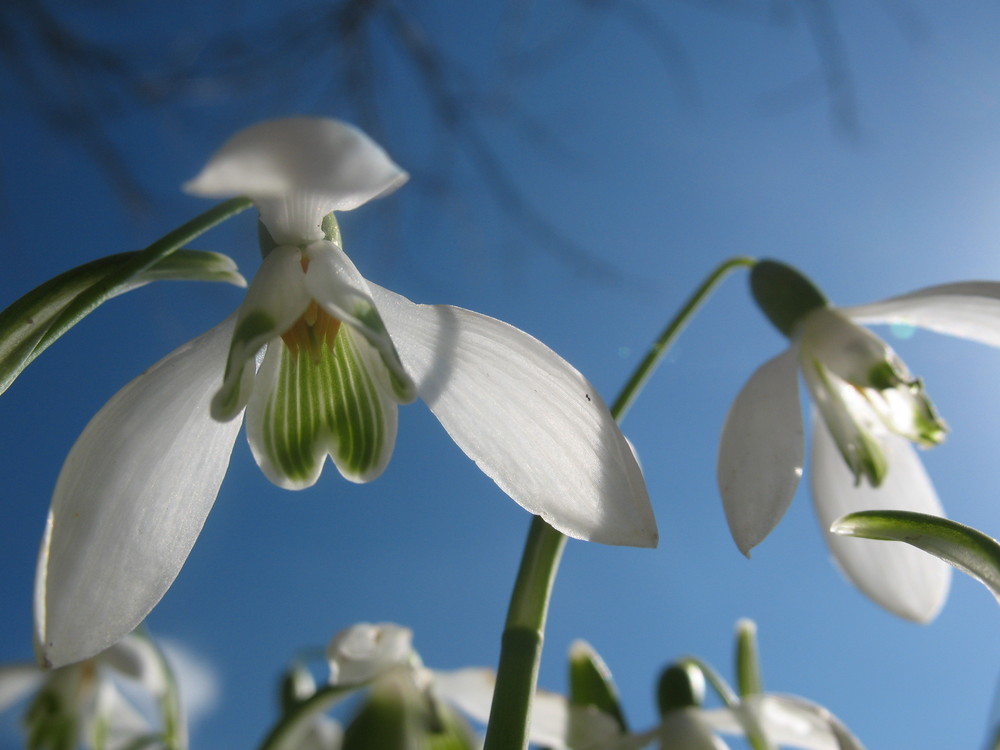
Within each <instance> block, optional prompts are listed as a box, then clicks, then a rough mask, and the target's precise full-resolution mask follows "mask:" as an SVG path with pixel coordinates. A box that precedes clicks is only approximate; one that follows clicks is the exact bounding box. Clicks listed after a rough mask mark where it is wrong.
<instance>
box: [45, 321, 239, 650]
mask: <svg viewBox="0 0 1000 750" xmlns="http://www.w3.org/2000/svg"><path fill="white" fill-rule="evenodd" d="M231 333H232V318H230V319H229V320H227V321H226V322H224V323H222V324H221V325H219V326H216V327H215V328H213V329H212V330H211V331H209V332H208V333H206V334H203V335H202V336H200V337H199V338H197V339H195V340H194V341H191V342H190V343H188V344H185V345H184V346H182V347H181V348H179V349H177V350H176V351H174V352H173V353H172V354H170V355H168V356H167V357H166V358H165V359H163V360H161V361H160V362H159V363H158V364H156V365H155V366H154V367H153V368H151V369H150V370H148V371H147V372H145V373H144V374H142V375H140V376H139V377H138V378H136V379H135V380H133V381H132V382H131V383H129V384H128V385H127V386H125V387H124V388H123V389H122V390H121V391H119V392H118V393H117V394H116V395H115V396H114V397H113V398H112V399H111V400H110V401H109V402H108V403H107V404H106V405H105V406H104V408H102V409H101V410H100V411H99V412H98V413H97V415H96V416H95V417H94V418H93V419H92V420H91V421H90V424H88V425H87V427H86V429H84V431H83V434H82V435H81V436H80V437H79V439H78V440H77V441H76V444H75V445H74V446H73V449H72V450H71V451H70V454H69V457H68V458H67V459H66V463H65V464H64V466H63V469H62V472H61V473H60V475H59V480H58V482H57V483H56V489H55V493H54V496H53V498H52V507H51V509H50V511H49V518H48V524H47V527H46V531H45V537H44V539H43V541H42V549H41V553H40V556H39V563H38V573H37V577H36V581H35V629H36V631H35V637H36V641H37V644H38V647H39V649H40V652H41V656H42V658H43V659H44V660H45V661H46V662H47V663H48V664H50V665H52V666H60V665H62V664H68V663H70V662H74V661H78V660H80V659H84V658H86V657H89V656H92V655H94V654H96V653H98V652H99V651H103V650H104V649H105V648H107V647H108V646H110V645H111V644H112V643H114V642H116V641H117V640H119V639H120V638H121V637H122V636H124V635H125V634H126V633H128V632H130V631H131V630H132V629H133V628H135V626H136V625H138V624H139V622H141V621H142V619H143V618H144V617H145V616H146V614H147V613H148V612H149V611H150V610H151V609H152V608H153V606H154V605H155V604H156V603H157V602H158V601H159V600H160V597H162V596H163V594H164V592H165V591H166V590H167V588H169V586H170V584H171V583H172V582H173V580H174V578H175V577H176V576H177V573H178V572H179V571H180V568H181V566H182V565H183V564H184V560H185V559H186V558H187V556H188V552H190V550H191V547H192V545H193V544H194V541H195V539H196V538H197V537H198V533H199V532H200V531H201V527H202V525H203V524H204V522H205V517H206V516H207V515H208V512H209V510H211V508H212V504H213V503H214V502H215V497H216V495H217V494H218V491H219V485H220V484H221V483H222V479H223V477H224V476H225V473H226V469H227V467H228V465H229V457H230V454H231V452H232V448H233V441H234V440H235V439H236V434H237V432H238V431H239V429H240V421H241V420H239V419H235V420H233V421H231V422H228V423H219V422H216V421H215V420H213V419H212V418H211V417H210V416H209V401H210V399H211V397H212V392H213V391H214V390H215V388H216V387H217V385H218V382H219V377H220V375H221V371H222V364H223V362H224V360H225V354H226V347H227V346H228V342H229V337H230V335H231Z"/></svg>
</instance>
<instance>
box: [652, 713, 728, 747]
mask: <svg viewBox="0 0 1000 750" xmlns="http://www.w3.org/2000/svg"><path fill="white" fill-rule="evenodd" d="M709 726H710V725H709V724H708V722H706V721H705V719H704V712H703V711H701V710H700V709H697V708H694V707H690V708H680V709H676V710H674V711H668V712H667V714H666V715H665V716H664V717H663V722H662V723H661V724H660V730H659V734H660V750H728V748H729V745H727V744H726V743H725V742H724V741H723V740H722V739H721V738H720V737H717V736H715V734H713V733H712V731H711V729H709Z"/></svg>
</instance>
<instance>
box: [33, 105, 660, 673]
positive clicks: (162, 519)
mask: <svg viewBox="0 0 1000 750" xmlns="http://www.w3.org/2000/svg"><path fill="white" fill-rule="evenodd" d="M406 177H407V175H406V173H405V172H403V171H402V170H401V169H400V168H399V167H398V166H396V164H394V163H393V162H392V160H391V159H390V158H389V157H388V156H387V155H386V153H385V152H384V151H383V150H382V149H381V148H379V147H378V146H377V145H376V144H375V143H373V142H372V141H371V140H369V139H368V138H367V136H365V135H364V134H363V133H361V132H360V131H358V130H356V129H355V128H353V127H351V126H349V125H346V124H344V123H341V122H338V121H336V120H328V119H320V118H293V119H287V120H276V121H270V122H265V123H262V124H259V125H256V126H254V127H251V128H249V129H247V130H244V131H242V132H240V133H238V134H237V135H235V136H234V137H233V138H232V139H230V140H229V141H228V142H227V143H226V144H225V145H223V147H222V148H221V149H220V150H219V151H218V152H217V153H216V154H215V155H214V156H213V157H212V159H211V160H210V161H209V163H208V164H207V165H206V167H205V168H204V169H203V170H202V172H201V173H200V174H199V175H198V176H197V177H196V178H195V179H194V180H192V181H191V182H189V183H188V184H187V185H186V189H187V190H188V191H189V192H192V193H196V194H198V195H203V196H212V197H223V196H231V195H239V194H247V195H249V196H250V197H251V198H252V199H253V201H254V203H255V204H256V205H257V207H258V208H259V210H260V215H261V222H262V231H261V238H262V242H261V244H262V248H263V250H264V252H265V257H264V259H263V262H262V264H261V267H260V270H259V271H258V273H257V275H256V277H255V278H254V279H253V281H252V283H251V284H250V287H249V289H248V290H247V295H246V298H245V300H244V302H243V304H242V305H241V306H240V308H239V310H238V311H237V312H236V314H235V315H234V316H232V317H231V318H230V319H229V320H227V321H225V322H224V323H222V324H220V325H219V326H217V327H216V328H213V329H212V330H210V331H208V332H207V333H205V334H204V335H202V336H200V337H199V338H197V339H195V340H194V341H191V342H190V343H188V344H186V345H184V346H182V347H180V348H179V349H178V350H176V351H174V352H173V353H172V354H170V355H168V356H167V357H166V358H165V359H163V360H162V361H161V362H159V363H158V364H156V365H154V366H153V367H152V368H151V369H150V370H148V371H147V372H145V373H143V374H142V375H140V376H139V377H138V378H136V379H135V380H133V381H132V382H131V383H129V384H128V385H127V386H125V388H123V389H122V390H121V391H119V392H118V394H116V395H115V396H114V397H113V398H112V399H111V401H109V402H108V404H107V405H106V406H105V407H104V408H103V409H101V410H100V412H98V414H97V415H96V416H95V417H94V418H93V419H92V420H91V422H90V424H88V425H87V427H86V429H85V430H84V432H83V434H82V435H81V436H80V438H79V439H78V440H77V442H76V444H75V445H74V446H73V449H72V450H71V452H70V454H69V457H68V458H67V459H66V463H65V465H64V466H63V470H62V472H61V474H60V476H59V479H58V482H57V485H56V489H55V493H54V496H53V500H52V507H51V511H50V514H49V518H48V524H47V528H46V532H45V536H44V540H43V544H42V550H41V555H40V561H39V567H38V575H37V579H36V596H35V620H36V640H37V642H38V644H39V648H40V652H41V653H42V657H43V659H44V660H45V661H46V662H47V663H48V664H51V665H61V664H66V663H69V662H72V661H75V660H78V659H82V658H86V657H88V656H91V655H93V654H95V653H97V652H98V651H101V650H102V649H104V648H107V647H108V646H109V645H110V644H112V643H114V642H115V641H116V640H118V639H119V638H120V637H122V636H123V635H124V634H125V633H127V632H129V631H130V630H131V629H132V628H134V627H135V626H136V625H137V624H138V623H139V622H140V621H141V620H142V619H143V618H144V617H145V616H146V614H147V613H148V612H149V611H150V609H151V608H152V607H153V606H154V605H155V604H156V602H157V601H159V599H160V597H161V596H162V595H163V593H164V592H165V591H166V589H167V588H168V587H169V586H170V584H171V583H172V582H173V580H174V578H175V577H176V576H177V574H178V572H179V570H180V568H181V566H182V565H183V563H184V560H185V559H186V558H187V555H188V553H189V551H190V550H191V547H192V545H193V544H194V541H195V539H196V538H197V536H198V534H199V532H200V531H201V528H202V525H203V524H204V521H205V518H206V516H207V514H208V512H209V510H210V509H211V507H212V504H213V502H214V501H215V497H216V495H217V493H218V490H219V486H220V484H221V482H222V480H223V477H224V475H225V473H226V469H227V467H228V463H229V457H230V454H231V452H232V448H233V444H234V441H235V439H236V435H237V432H238V431H239V428H240V424H241V415H242V414H243V412H244V409H245V412H246V423H247V438H248V440H249V443H250V446H251V449H252V451H253V454H254V457H255V458H256V460H257V463H258V464H259V465H260V467H261V469H262V470H263V471H264V473H265V474H266V475H267V476H268V478H270V479H271V480H272V481H273V482H275V483H276V484H278V485H280V486H282V487H288V488H301V487H307V486H309V485H311V484H313V483H314V482H315V481H316V480H317V478H318V476H319V474H320V471H321V469H322V467H323V464H324V462H325V460H326V457H327V456H328V455H329V456H330V458H331V459H332V461H333V463H334V465H335V466H336V467H337V469H338V470H339V471H340V473H341V474H342V475H343V476H344V477H346V478H347V479H349V480H351V481H356V482H365V481H368V480H371V479H373V478H375V477H376V476H378V475H379V473H381V472H382V470H383V469H384V468H385V466H386V464H387V463H388V461H389V458H390V456H391V454H392V449H393V445H394V440H395V434H396V408H397V404H401V403H405V402H407V401H410V400H412V399H414V398H415V397H419V398H421V399H422V400H423V401H424V402H425V403H426V404H427V405H428V406H429V407H430V409H431V411H432V412H433V413H434V414H435V415H436V416H437V418H438V419H439V420H440V421H441V423H442V425H443V426H444V427H445V429H446V430H447V431H448V433H449V434H450V435H451V437H452V438H453V439H454V440H455V442H456V443H457V444H458V445H459V447H460V448H461V449H462V450H463V451H464V452H465V453H466V454H467V455H468V456H469V457H470V458H471V459H472V460H474V461H475V462H476V464H477V465H478V466H479V467H480V468H481V469H482V470H483V471H484V472H485V473H486V474H487V475H488V476H489V477H491V478H492V479H493V480H494V481H495V482H496V483H497V484H498V485H499V486H500V488H501V489H503V490H504V491H505V492H506V493H507V494H509V495H510V496H511V497H512V498H513V499H514V500H515V501H516V502H518V503H519V504H520V505H522V506H523V507H524V508H525V509H526V510H528V511H529V512H531V513H534V514H538V515H540V516H541V517H543V518H544V519H545V520H547V521H548V522H549V523H551V524H552V525H553V526H554V527H555V528H557V529H558V530H560V531H562V532H563V533H565V534H567V535H569V536H573V537H578V538H582V539H588V540H592V541H598V542H604V543H609V544H625V545H635V546H654V545H655V544H656V538H657V533H656V525H655V520H654V518H653V514H652V509H651V507H650V504H649V497H648V495H647V493H646V488H645V484H644V482H643V479H642V474H641V472H640V470H639V467H638V465H637V464H636V461H635V458H634V456H633V454H632V451H631V449H630V448H629V446H628V444H627V443H626V441H625V439H624V437H623V436H622V434H621V431H620V430H619V429H618V426H617V425H616V424H615V422H614V420H613V419H612V418H611V415H610V413H609V411H608V409H607V407H606V406H605V405H604V403H603V401H602V400H601V398H600V397H599V396H598V394H597V392H596V391H595V390H594V388H593V386H592V385H591V384H590V383H589V382H588V381H587V380H586V379H585V378H584V377H583V376H582V375H580V373H578V372H577V371H576V370H575V369H573V367H572V366H570V365H569V364H568V363H567V362H565V361H564V360H563V359H561V358H560V357H559V356H557V355H556V354H555V353H553V352H552V351H551V350H550V349H548V348H547V347H545V346H544V345H543V344H541V343H540V342H538V341H537V340H536V339H534V338H532V337H531V336H529V335H528V334H526V333H524V332H523V331H520V330H518V329H516V328H513V327H511V326H509V325H507V324H505V323H502V322H500V321H498V320H495V319H493V318H489V317H486V316H484V315H479V314H477V313H473V312H470V311H468V310H463V309H460V308H456V307H449V306H443V305H435V306H431V305H418V304H414V303H413V302H410V301H409V300H408V299H406V298H404V297H402V296H400V295H398V294H394V293H393V292H390V291H388V290H386V289H382V288H381V287H379V286H377V285H375V284H371V283H369V282H367V281H366V280H365V279H364V278H363V277H362V276H361V274H360V272H359V271H358V270H357V268H356V267H355V266H354V264H353V263H352V262H351V260H350V259H349V258H348V257H347V256H346V255H345V254H344V252H343V250H342V249H341V247H340V234H339V229H338V228H337V224H336V221H335V219H334V218H333V214H332V212H333V211H344V210H350V209H353V208H356V207H357V206H359V205H361V204H362V203H365V202H366V201H368V200H370V199H372V198H374V197H377V196H379V195H383V194H385V193H387V192H389V191H391V190H394V189H395V188H396V187H398V186H399V185H400V184H402V183H403V182H404V181H405V179H406ZM262 353H263V355H262V356H261V354H262ZM258 361H259V369H258Z"/></svg>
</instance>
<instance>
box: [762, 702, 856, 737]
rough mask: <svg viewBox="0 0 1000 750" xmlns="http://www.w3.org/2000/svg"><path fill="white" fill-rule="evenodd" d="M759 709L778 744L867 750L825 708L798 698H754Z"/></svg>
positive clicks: (768, 730) (765, 724) (768, 729)
mask: <svg viewBox="0 0 1000 750" xmlns="http://www.w3.org/2000/svg"><path fill="white" fill-rule="evenodd" d="M749 700H752V701H754V703H755V704H756V710H757V712H758V714H759V715H760V716H761V720H762V722H763V724H764V727H765V729H766V731H767V733H768V737H769V738H770V739H771V740H772V741H773V742H775V743H777V744H778V745H781V746H782V747H785V746H786V745H787V746H788V747H797V748H802V750H864V747H863V746H862V744H861V743H860V742H859V741H858V739H857V738H856V737H855V736H854V735H853V734H851V732H850V730H848V729H847V727H846V726H844V724H843V722H841V721H840V719H838V718H837V717H836V716H834V715H833V714H832V713H830V712H829V711H828V710H827V709H825V708H823V706H820V705H817V704H816V703H812V702H811V701H807V700H804V699H802V698H798V697H796V696H794V695H773V694H770V695H762V696H753V697H751V698H750V699H749Z"/></svg>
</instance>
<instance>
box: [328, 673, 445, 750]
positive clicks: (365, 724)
mask: <svg viewBox="0 0 1000 750" xmlns="http://www.w3.org/2000/svg"><path fill="white" fill-rule="evenodd" d="M420 702H421V700H420V697H419V696H418V695H415V694H414V691H413V688H412V687H410V686H408V685H404V684H403V681H402V680H397V679H387V680H382V681H380V682H379V683H378V684H376V685H375V686H374V687H373V689H372V692H371V696H370V697H369V699H368V700H367V701H366V702H365V704H364V705H363V706H362V707H361V710H359V711H358V713H357V715H356V716H355V717H354V719H353V720H352V721H351V723H350V724H348V725H347V728H346V729H345V730H344V742H343V745H342V746H341V747H342V750H427V748H428V741H427V740H428V738H427V735H426V724H425V721H426V716H425V715H424V711H423V707H422V706H420Z"/></svg>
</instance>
